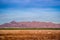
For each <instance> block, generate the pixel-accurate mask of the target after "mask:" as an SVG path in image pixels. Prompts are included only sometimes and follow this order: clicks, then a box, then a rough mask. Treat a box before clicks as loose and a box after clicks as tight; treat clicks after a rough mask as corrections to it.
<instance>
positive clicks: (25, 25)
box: [0, 21, 60, 28]
mask: <svg viewBox="0 0 60 40" xmlns="http://www.w3.org/2000/svg"><path fill="white" fill-rule="evenodd" d="M0 28H60V24H55V23H52V22H36V21H32V22H16V21H11V22H9V23H4V24H1V25H0Z"/></svg>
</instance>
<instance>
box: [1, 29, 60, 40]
mask: <svg viewBox="0 0 60 40" xmlns="http://www.w3.org/2000/svg"><path fill="white" fill-rule="evenodd" d="M0 40H60V30H0Z"/></svg>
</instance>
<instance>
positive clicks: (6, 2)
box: [0, 0, 60, 24]
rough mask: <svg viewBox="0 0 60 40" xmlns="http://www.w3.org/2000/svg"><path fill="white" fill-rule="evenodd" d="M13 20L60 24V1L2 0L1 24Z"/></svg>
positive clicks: (0, 4)
mask: <svg viewBox="0 0 60 40" xmlns="http://www.w3.org/2000/svg"><path fill="white" fill-rule="evenodd" d="M13 20H15V21H41V22H54V23H60V0H0V24H3V23H7V22H10V21H13Z"/></svg>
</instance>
